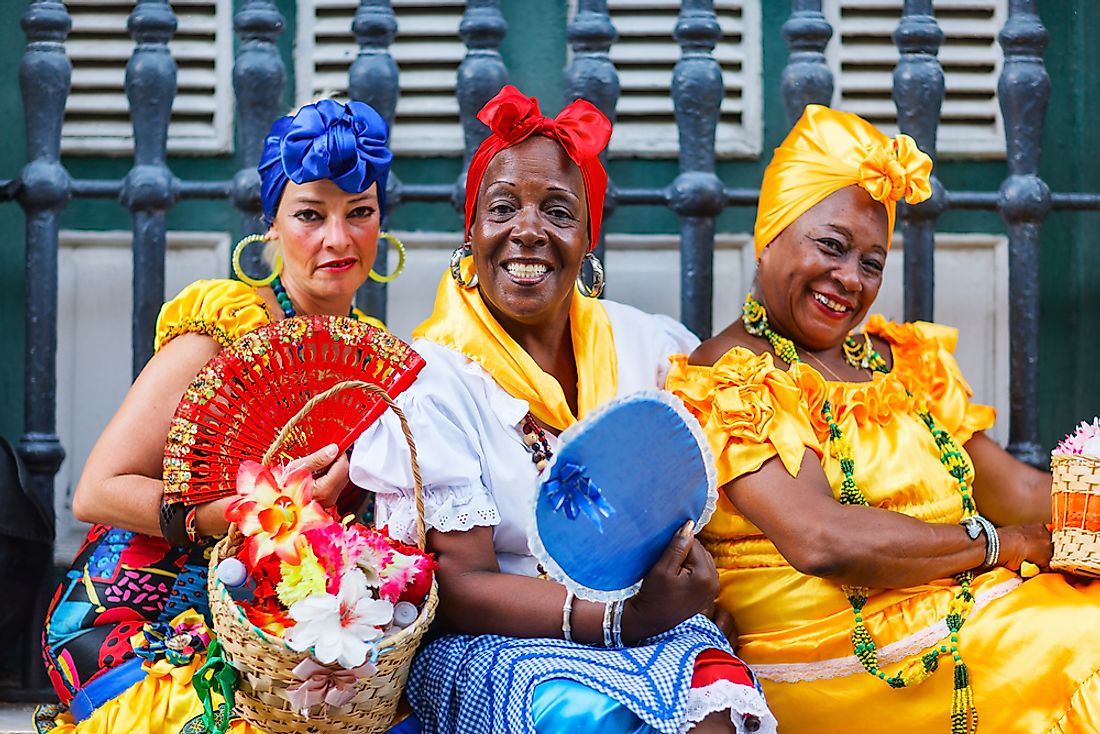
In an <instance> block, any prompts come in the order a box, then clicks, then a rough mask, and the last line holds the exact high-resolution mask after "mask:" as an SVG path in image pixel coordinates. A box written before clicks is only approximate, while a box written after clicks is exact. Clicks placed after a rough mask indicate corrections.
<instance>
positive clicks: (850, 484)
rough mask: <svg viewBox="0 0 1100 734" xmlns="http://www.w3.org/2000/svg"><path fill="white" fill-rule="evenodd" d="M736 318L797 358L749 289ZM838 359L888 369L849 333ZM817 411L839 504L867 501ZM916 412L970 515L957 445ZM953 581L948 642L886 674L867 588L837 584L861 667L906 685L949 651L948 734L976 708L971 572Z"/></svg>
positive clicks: (845, 445)
mask: <svg viewBox="0 0 1100 734" xmlns="http://www.w3.org/2000/svg"><path fill="white" fill-rule="evenodd" d="M741 323H742V324H744V326H745V331H747V332H748V333H750V334H752V335H753V336H760V337H763V338H765V339H767V340H768V343H769V344H771V347H772V350H773V351H774V352H775V354H776V356H777V357H779V358H780V359H781V360H783V361H784V362H786V363H787V364H788V365H793V364H795V363H796V362H801V361H802V360H801V358H800V357H799V356H798V349H797V348H796V347H795V344H794V342H793V341H791V340H790V339H788V338H787V337H785V336H782V335H781V334H778V333H776V332H775V331H774V330H773V329H772V328H771V325H770V324H769V323H768V314H767V311H766V310H765V308H764V306H763V304H761V303H760V302H759V301H757V300H756V299H755V298H753V296H752V294H751V293H750V294H749V295H748V296H747V297H746V298H745V303H744V305H743V306H742V308H741ZM844 358H845V361H847V362H848V364H850V365H852V366H853V367H856V368H862V369H871V370H874V371H875V372H882V373H887V372H889V371H890V368H889V366H887V364H886V360H885V359H883V357H882V355H881V354H879V353H878V352H877V351H875V350H874V348H873V346H872V345H871V342H870V339H866V340H865V341H864V344H860V343H859V342H858V341H856V339H855V338H854V337H853V336H852V335H851V334H849V335H848V336H847V337H846V338H845V340H844ZM821 415H822V417H823V418H824V419H825V423H826V425H827V426H828V427H829V453H830V455H831V456H833V458H835V459H837V461H838V462H839V464H840V471H841V473H842V474H843V475H844V478H843V479H842V480H841V483H840V503H841V504H844V505H863V506H868V502H867V497H866V496H865V495H864V494H863V490H861V489H860V488H859V485H858V484H856V480H855V459H854V458H853V456H852V447H851V444H850V443H849V442H848V440H847V439H846V438H845V437H844V434H843V432H842V431H841V430H840V426H839V425H837V422H836V419H835V418H834V417H833V408H832V405H830V403H829V401H828V400H826V401H825V402H824V403H823V404H822V406H821ZM918 415H919V416H920V419H921V421H922V422H923V423H924V425H925V427H927V428H928V430H929V432H930V433H931V434H932V438H933V439H934V440H935V442H936V447H937V448H938V449H939V451H940V462H941V463H942V464H943V465H944V467H945V468H946V469H947V471H948V473H949V474H950V475H951V476H952V477H953V478H954V479H955V481H956V482H957V483H958V485H959V494H960V496H961V499H962V508H963V517H970V516H972V515H974V514H976V513H977V508H976V506H975V504H974V496H973V479H974V475H973V470H972V469H971V467H970V465H969V464H968V463H967V462H966V460H965V459H964V458H963V453H962V448H961V447H960V446H959V444H958V442H957V441H955V439H954V437H953V436H951V434H950V433H948V432H947V431H945V430H943V429H942V428H939V427H937V426H936V423H935V420H934V419H933V418H932V414H931V413H930V412H929V411H928V409H927V408H921V409H919V410H918ZM955 580H956V581H958V583H959V593H958V594H956V595H955V597H954V598H953V599H952V600H951V607H950V610H949V612H948V614H947V617H946V618H945V620H944V621H945V622H946V623H947V629H948V631H949V636H950V644H949V645H947V644H941V645H939V646H938V647H933V648H932V649H931V650H929V651H928V652H927V653H925V654H924V655H921V656H919V657H916V658H913V659H911V660H909V661H907V662H906V663H905V664H904V665H903V666H902V667H901V669H900V670H899V671H898V672H897V673H895V674H894V675H889V676H888V675H887V674H886V672H885V671H883V670H882V668H881V667H880V664H879V659H878V646H877V645H876V643H875V640H874V638H873V637H871V633H870V631H869V630H868V629H867V626H866V624H865V623H864V620H863V608H864V606H865V605H866V604H867V599H868V595H867V587H864V586H843V587H842V589H843V591H844V594H845V596H847V597H848V603H849V604H851V605H852V613H853V614H854V616H855V625H854V626H853V627H852V635H851V639H852V649H853V651H854V652H855V655H856V657H857V658H858V659H859V662H860V664H861V665H862V666H863V668H864V669H865V670H866V671H867V672H868V673H870V674H871V675H873V676H875V677H876V678H878V679H879V680H882V681H884V682H886V683H887V684H888V685H889V686H890V687H891V688H908V687H910V686H915V685H919V684H920V683H923V682H924V681H926V680H927V679H928V678H930V677H931V676H932V674H933V673H934V672H936V669H937V668H938V667H939V660H940V656H941V655H947V654H950V655H951V656H952V659H953V661H954V663H955V681H954V683H955V685H954V692H953V695H952V702H951V734H972V732H976V731H977V730H978V711H977V709H976V708H975V706H974V693H973V690H972V689H971V687H970V675H969V672H968V669H967V667H966V663H965V662H963V659H962V655H961V654H960V653H959V629H960V628H961V627H962V625H963V623H964V622H965V621H966V618H967V616H968V615H969V613H970V610H971V609H972V608H973V606H974V595H973V593H972V592H971V590H970V583H971V581H972V580H973V574H972V573H971V572H970V571H964V572H962V573H960V574H957V575H956V576H955Z"/></svg>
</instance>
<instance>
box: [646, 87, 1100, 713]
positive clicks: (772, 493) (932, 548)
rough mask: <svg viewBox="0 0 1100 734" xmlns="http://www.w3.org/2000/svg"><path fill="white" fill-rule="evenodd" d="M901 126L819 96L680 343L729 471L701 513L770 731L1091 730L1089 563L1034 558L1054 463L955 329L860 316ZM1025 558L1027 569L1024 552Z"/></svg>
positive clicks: (1099, 605)
mask: <svg viewBox="0 0 1100 734" xmlns="http://www.w3.org/2000/svg"><path fill="white" fill-rule="evenodd" d="M931 168H932V163H931V161H930V159H929V158H928V156H926V155H925V154H924V153H922V152H921V151H920V150H919V149H917V147H916V145H915V144H914V143H913V141H912V139H910V138H909V137H907V136H905V135H899V136H897V138H894V139H891V138H888V137H887V136H885V135H883V134H882V133H880V132H879V131H878V130H876V129H875V128H874V127H873V126H872V125H870V124H869V123H867V122H866V121H864V120H862V119H861V118H859V117H857V116H855V115H852V114H848V113H843V112H837V111H834V110H831V109H828V108H825V107H820V106H817V105H811V106H809V107H807V108H806V110H805V112H804V113H803V115H802V118H801V119H800V120H799V121H798V122H797V123H796V124H795V126H794V128H793V129H792V130H791V132H790V134H789V135H788V136H787V138H786V140H784V141H783V143H782V145H781V146H780V147H779V148H778V149H776V151H775V157H774V159H773V160H772V162H771V164H770V165H769V166H768V168H767V170H766V171H765V174H764V182H763V185H762V188H761V195H760V207H759V212H758V215H757V221H756V229H755V239H756V248H757V257H758V266H757V274H756V284H755V286H754V288H753V292H752V293H751V294H750V295H749V296H748V297H747V298H746V301H745V305H744V309H743V317H742V318H741V319H740V320H738V321H736V322H734V323H733V324H731V325H730V326H729V327H728V328H726V329H725V330H724V331H723V332H722V333H721V334H719V335H718V336H716V337H714V338H713V339H710V340H709V341H707V342H705V343H704V344H702V345H701V346H700V347H699V349H697V350H696V351H695V352H694V353H693V354H692V355H691V357H690V358H684V357H680V358H677V359H676V360H675V362H674V365H673V369H672V372H671V374H670V375H669V378H668V386H669V388H670V389H672V390H673V391H675V392H676V393H677V394H679V395H680V397H681V398H683V399H684V401H685V402H686V403H687V404H688V406H689V407H690V408H691V409H692V410H693V412H694V413H695V414H696V415H697V416H698V418H699V420H700V422H701V423H702V424H703V426H704V427H705V429H706V431H707V433H708V436H709V438H710V441H711V445H712V447H713V448H714V451H715V455H716V456H717V457H718V465H719V475H720V480H721V481H722V482H723V483H724V484H725V487H724V492H723V496H722V497H721V499H720V501H719V506H718V511H717V512H716V513H715V515H714V518H713V519H712V520H711V522H710V524H709V525H708V526H707V528H706V529H705V531H704V532H703V533H702V534H701V536H700V537H701V538H702V539H703V540H704V543H705V544H706V545H707V546H708V548H709V549H710V551H711V552H712V553H713V555H714V557H715V561H716V563H717V566H718V569H719V575H720V577H721V583H722V591H721V594H720V596H719V603H720V605H721V606H722V607H724V608H725V609H726V610H728V611H729V612H730V613H731V614H732V615H733V617H734V619H735V621H736V626H737V630H738V634H739V636H738V640H737V652H738V654H739V655H740V656H741V657H742V658H743V659H744V660H745V661H746V662H748V663H749V664H750V665H752V666H753V669H754V670H755V671H756V673H757V674H758V675H759V676H760V677H761V679H762V680H763V683H764V689H765V691H766V693H767V696H768V701H769V703H770V704H771V707H772V709H773V711H774V712H775V714H776V717H777V719H778V721H779V728H780V731H782V732H783V733H784V734H798V733H799V732H814V733H815V734H827V733H828V732H851V731H866V732H891V734H898V733H904V732H914V733H915V732H920V733H921V734H926V733H928V732H948V731H950V732H952V733H953V734H954V733H964V732H972V731H974V730H975V729H977V725H978V716H979V714H980V716H981V723H982V729H983V730H984V731H996V732H1020V733H1021V734H1024V733H1026V734H1041V733H1043V732H1096V731H1100V676H1098V675H1097V670H1098V669H1100V643H1098V642H1097V641H1096V638H1095V636H1094V635H1091V634H1087V633H1086V634H1081V632H1082V631H1085V630H1089V631H1091V630H1094V629H1097V628H1100V583H1095V582H1085V581H1082V580H1079V579H1072V578H1067V577H1065V576H1062V575H1060V574H1056V573H1049V572H1042V573H1038V574H1037V575H1035V572H1036V571H1037V570H1038V567H1044V566H1045V565H1046V564H1047V563H1048V562H1049V559H1050V553H1051V544H1050V534H1049V532H1048V530H1047V529H1046V527H1045V526H1044V524H1045V523H1048V522H1049V521H1050V476H1049V475H1048V474H1046V473H1044V472H1040V471H1038V470H1035V469H1032V468H1031V467H1029V466H1026V465H1024V464H1022V463H1021V462H1019V461H1016V460H1015V459H1013V458H1012V457H1011V456H1010V455H1008V454H1007V453H1006V452H1005V451H1003V450H1002V449H1001V448H1000V447H999V446H997V445H996V444H995V443H994V442H993V441H992V440H991V439H989V438H988V437H986V436H985V434H984V433H983V431H984V430H985V429H987V428H989V427H990V426H991V425H992V424H993V420H994V413H993V410H992V409H991V408H989V407H986V406H982V405H976V404H972V403H971V402H970V395H971V393H970V390H969V388H968V386H967V384H966V382H965V381H964V380H963V377H962V374H961V373H960V371H959V368H958V365H957V364H956V362H955V359H954V357H953V356H952V351H953V349H954V347H955V342H956V337H957V332H956V331H955V330H954V329H950V328H947V327H944V326H938V325H935V324H930V323H923V322H916V323H904V324H897V323H891V322H888V321H886V320H885V319H883V318H882V317H880V316H871V317H870V318H869V319H867V321H866V323H865V324H864V326H863V330H862V333H853V329H855V328H856V327H857V326H858V325H859V324H860V323H861V322H863V321H864V317H865V316H866V314H867V311H868V309H869V308H870V307H871V305H872V303H873V302H874V300H875V297H876V295H877V294H878V290H879V287H880V285H881V279H882V270H883V266H884V265H885V261H886V256H887V252H888V249H889V246H890V235H891V232H892V230H893V224H894V213H895V206H896V202H897V201H899V200H900V199H902V198H904V199H905V200H906V201H908V202H909V203H913V204H915V203H918V202H920V201H923V200H924V199H926V198H928V196H929V195H930V193H931V190H930V186H929V175H930V172H931ZM1021 566H1023V567H1024V569H1025V573H1024V575H1026V576H1032V577H1031V578H1027V579H1026V580H1025V578H1024V577H1023V576H1022V575H1021V573H1020V569H1021Z"/></svg>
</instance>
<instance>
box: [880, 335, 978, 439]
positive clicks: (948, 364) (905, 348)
mask: <svg viewBox="0 0 1100 734" xmlns="http://www.w3.org/2000/svg"><path fill="white" fill-rule="evenodd" d="M864 330H865V331H867V332H868V333H870V334H873V335H877V336H880V337H882V338H883V339H885V340H886V341H887V342H889V343H890V346H891V349H892V350H893V353H894V372H896V373H897V375H898V377H899V378H900V379H901V381H902V383H904V384H905V386H906V387H907V388H908V389H909V391H910V392H912V393H913V394H914V395H915V396H917V398H918V399H919V400H920V401H921V402H923V403H924V404H925V405H927V406H928V409H929V411H931V413H932V416H933V417H934V418H935V419H936V422H937V423H938V424H939V425H941V426H942V427H943V428H944V429H945V430H946V431H948V432H949V433H950V434H951V435H952V436H954V438H955V440H956V441H958V442H959V443H966V442H967V441H969V440H970V438H971V437H972V436H973V435H974V434H975V433H977V432H979V431H984V430H986V429H988V428H990V427H992V426H993V423H994V422H995V421H996V418H997V411H996V410H994V409H993V408H992V407H991V406H988V405H981V404H979V403H972V402H970V398H971V397H973V395H974V392H973V391H972V390H971V389H970V385H968V384H967V382H966V379H965V378H964V377H963V374H962V370H960V369H959V363H958V362H957V361H956V360H955V354H954V352H955V346H956V344H957V343H958V339H959V331H958V329H954V328H952V327H949V326H942V325H940V324H933V323H929V322H927V321H914V322H911V323H903V324H898V323H894V322H891V321H887V320H886V319H885V318H883V317H882V316H880V315H878V314H876V315H874V316H871V317H870V318H869V319H868V320H867V324H866V326H865V327H864Z"/></svg>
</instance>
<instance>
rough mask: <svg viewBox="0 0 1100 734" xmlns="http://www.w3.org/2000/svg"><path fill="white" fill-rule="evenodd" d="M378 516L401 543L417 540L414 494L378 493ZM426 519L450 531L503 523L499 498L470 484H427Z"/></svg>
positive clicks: (430, 523)
mask: <svg viewBox="0 0 1100 734" xmlns="http://www.w3.org/2000/svg"><path fill="white" fill-rule="evenodd" d="M375 516H376V517H377V518H378V522H377V524H379V525H386V526H387V527H388V529H389V533H390V537H392V538H395V539H396V540H398V541H400V542H402V543H416V502H415V501H414V500H413V497H412V494H411V493H409V494H408V495H406V494H405V492H404V491H403V492H401V493H400V494H389V493H384V492H382V493H379V494H378V500H377V506H376V509H375ZM424 523H425V525H426V527H428V528H435V529H436V530H438V531H440V532H443V533H447V532H450V531H452V530H459V531H461V530H469V529H470V528H473V527H478V526H493V525H499V524H500V512H498V511H497V506H496V502H494V501H493V497H492V495H490V494H489V492H488V490H486V489H485V488H484V487H475V486H473V485H470V484H465V485H460V486H455V485H444V486H433V487H425V488H424Z"/></svg>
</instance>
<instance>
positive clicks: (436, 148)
mask: <svg viewBox="0 0 1100 734" xmlns="http://www.w3.org/2000/svg"><path fill="white" fill-rule="evenodd" d="M329 4H331V3H329ZM346 4H347V5H348V6H349V8H350V9H351V13H350V14H349V16H348V23H349V30H348V33H349V34H350V33H351V31H350V23H351V20H352V19H353V18H354V15H355V10H354V8H355V6H357V5H358V3H357V2H354V1H353V0H346ZM436 5H441V4H440V3H438V2H429V1H428V0H394V1H393V6H394V7H393V12H394V16H395V18H396V20H397V36H396V37H395V38H394V41H393V44H392V45H391V46H390V53H391V54H392V55H393V57H394V60H395V61H396V62H397V65H398V70H399V73H398V82H399V84H401V83H403V77H402V75H401V73H400V67H401V57H402V56H403V55H404V54H405V49H403V48H402V42H403V39H402V36H401V11H402V9H403V7H429V8H430V7H432V6H436ZM451 5H453V3H448V4H446V6H448V7H449V6H451ZM317 6H318V3H317V0H298V23H297V26H298V36H297V45H296V53H295V79H296V85H295V99H296V100H297V103H298V104H305V103H307V102H312V101H314V100H315V99H317V98H318V97H319V96H328V95H329V94H331V92H330V91H329V90H320V94H318V93H317V91H315V89H314V87H315V73H316V59H315V56H316V54H317V43H316V35H315V33H314V29H315V25H316V17H317ZM441 12H442V11H441ZM459 21H461V13H460V14H459V18H458V19H457V21H456V24H455V36H454V43H457V44H460V45H462V47H463V51H462V56H463V57H465V45H464V44H462V40H461V39H460V38H459V36H458V25H457V23H458V22H459ZM353 43H354V40H353ZM357 54H358V48H357V47H356V48H354V49H353V50H351V52H350V54H349V56H348V58H347V66H348V69H350V68H351V64H352V62H354V61H355V58H356V55H357ZM459 63H461V59H459V60H458V61H457V62H456V63H455V71H456V77H455V81H452V83H451V92H450V98H449V99H448V100H447V102H446V103H444V105H445V106H446V107H448V108H450V107H451V106H452V105H453V118H451V119H448V120H446V121H440V122H421V121H415V122H412V121H407V120H406V121H403V120H402V114H403V107H404V105H403V104H402V102H403V100H402V96H401V95H400V94H399V95H398V99H397V119H396V121H395V123H394V126H393V127H394V129H393V130H392V131H391V135H390V148H391V149H392V150H393V151H394V153H396V154H398V155H406V156H424V157H431V156H457V155H462V152H463V150H464V148H465V138H464V137H463V134H462V126H461V123H460V120H459V116H458V100H457V98H456V97H455V94H454V86H455V83H456V80H457V68H458V64H459ZM346 85H347V80H346V79H345V80H344V86H346ZM406 101H407V100H406ZM427 105H428V107H429V108H430V107H431V106H432V101H431V99H428V100H427ZM444 114H446V115H448V116H450V115H451V114H452V112H451V110H449V109H448V110H447V111H446V112H445V113H444Z"/></svg>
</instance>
